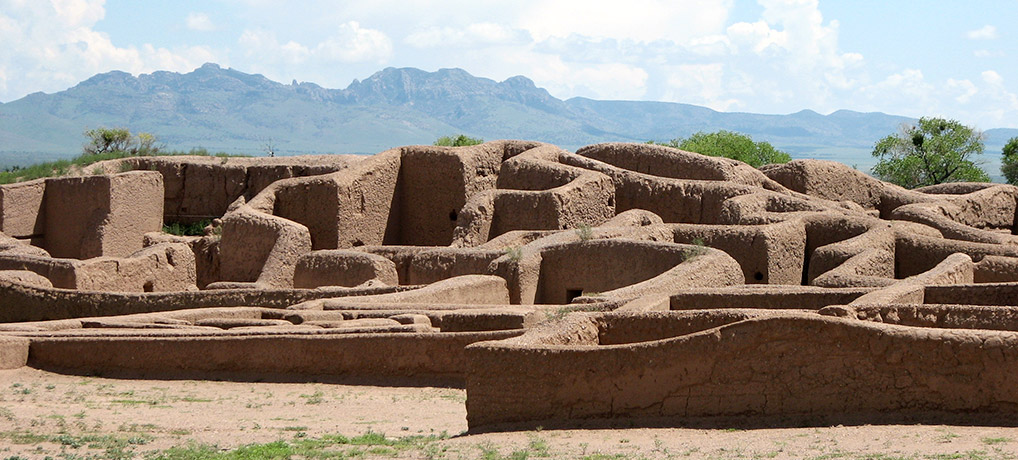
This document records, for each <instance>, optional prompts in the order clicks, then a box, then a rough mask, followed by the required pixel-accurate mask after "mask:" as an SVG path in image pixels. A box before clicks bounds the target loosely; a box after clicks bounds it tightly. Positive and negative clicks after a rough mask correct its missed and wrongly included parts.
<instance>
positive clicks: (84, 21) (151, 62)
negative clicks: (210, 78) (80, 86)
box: [0, 0, 216, 100]
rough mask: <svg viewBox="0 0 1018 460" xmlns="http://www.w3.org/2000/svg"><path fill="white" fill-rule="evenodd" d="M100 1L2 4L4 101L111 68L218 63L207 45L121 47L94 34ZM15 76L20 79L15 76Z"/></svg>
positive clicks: (1, 95)
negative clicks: (212, 61)
mask: <svg viewBox="0 0 1018 460" xmlns="http://www.w3.org/2000/svg"><path fill="white" fill-rule="evenodd" d="M103 3H104V2H103V1H102V0H53V1H50V2H41V1H40V2H29V1H12V0H7V1H0V43H3V49H4V52H3V53H0V75H3V76H4V77H3V78H2V79H3V80H4V84H3V85H0V100H11V99H16V98H19V97H21V96H24V95H25V94H28V93H30V92H35V91H58V90H62V89H65V88H67V87H69V86H72V85H74V84H76V83H78V82H80V81H82V80H84V79H87V78H89V77H91V76H92V75H94V74H96V73H100V72H107V71H110V70H114V69H117V70H124V71H127V72H131V73H141V72H151V71H155V70H170V71H188V70H191V69H194V68H195V67H197V66H199V65H201V64H202V63H203V62H206V61H210V60H216V56H215V54H214V53H213V52H212V50H211V49H210V48H208V47H203V46H182V47H179V48H173V49H167V48H161V47H160V48H157V47H153V46H151V45H140V46H127V47H122V46H117V45H115V44H113V42H112V41H111V40H110V37H109V36H108V35H106V34H105V33H102V32H98V31H96V30H94V27H95V24H96V23H97V22H98V21H100V20H101V19H102V18H103V17H104V16H105V14H106V11H105V8H104V7H103ZM15 76H16V77H15Z"/></svg>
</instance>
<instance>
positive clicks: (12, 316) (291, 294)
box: [0, 280, 416, 323]
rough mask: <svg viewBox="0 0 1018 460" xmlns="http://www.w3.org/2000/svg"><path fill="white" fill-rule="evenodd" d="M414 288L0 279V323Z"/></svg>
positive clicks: (274, 303) (270, 303) (278, 303)
mask: <svg viewBox="0 0 1018 460" xmlns="http://www.w3.org/2000/svg"><path fill="white" fill-rule="evenodd" d="M414 288H416V287H415V286H401V287H388V286H387V287H375V288H351V289H328V290H320V289H259V290H209V291H198V292H167V293H145V294H117V293H105V292H82V291H71V290H66V289H42V288H35V287H30V286H23V285H18V284H14V283H11V282H8V281H3V280H0V322H2V323H13V322H21V321H45V320H53V319H65V318H85V317H92V316H114V315H126V314H131V313H145V312H154V311H169V310H183V309H187V308H200V307H216V306H265V307H275V308H286V307H288V306H290V305H293V304H296V303H299V302H303V301H308V300H314V299H323V298H332V297H345V296H361V295H369V294H385V293H390V292H398V291H404V290H409V289H414Z"/></svg>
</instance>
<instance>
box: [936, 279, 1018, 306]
mask: <svg viewBox="0 0 1018 460" xmlns="http://www.w3.org/2000/svg"><path fill="white" fill-rule="evenodd" d="M924 301H925V302H926V303H931V304H957V305H1009V306H1018V284H1015V283H986V284H953V285H950V286H926V287H925V288H924Z"/></svg>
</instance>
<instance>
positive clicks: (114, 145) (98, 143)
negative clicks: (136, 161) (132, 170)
mask: <svg viewBox="0 0 1018 460" xmlns="http://www.w3.org/2000/svg"><path fill="white" fill-rule="evenodd" d="M85 137H87V138H88V143H87V144H85V147H84V151H85V153H86V154H88V155H100V154H103V153H110V152H122V151H125V150H127V148H128V147H129V146H130V145H131V132H130V131H128V130H127V129H125V128H96V129H89V130H87V131H85Z"/></svg>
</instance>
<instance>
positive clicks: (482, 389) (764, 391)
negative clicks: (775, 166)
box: [467, 314, 1018, 430]
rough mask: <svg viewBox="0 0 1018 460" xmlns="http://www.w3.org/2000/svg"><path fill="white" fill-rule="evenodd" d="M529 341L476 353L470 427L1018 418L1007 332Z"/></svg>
mask: <svg viewBox="0 0 1018 460" xmlns="http://www.w3.org/2000/svg"><path fill="white" fill-rule="evenodd" d="M577 321H579V320H577ZM529 334H530V333H528V334H525V335H524V336H521V337H520V338H518V339H510V340H507V341H504V342H500V343H494V342H484V343H479V344H475V345H472V346H470V347H468V348H467V357H468V374H467V395H468V398H467V421H468V423H469V426H470V429H471V430H477V429H484V428H486V427H491V426H493V425H496V424H500V423H521V424H523V425H526V426H537V425H544V426H549V424H556V425H557V424H566V425H569V424H575V423H576V422H578V421H580V420H584V419H592V418H597V419H605V418H607V419H626V420H655V421H658V422H659V423H660V422H661V421H662V419H664V420H668V423H675V422H681V420H684V419H687V418H688V417H703V416H740V417H745V416H752V417H766V416H780V417H782V419H783V420H810V421H813V422H814V423H816V421H822V422H823V423H838V421H839V420H843V419H846V418H850V417H860V416H861V417H865V419H866V420H870V421H873V422H876V421H879V420H886V419H893V418H894V417H902V416H911V417H923V416H925V415H929V414H931V413H943V412H953V413H967V414H970V415H975V414H979V417H981V419H983V420H986V417H990V416H997V417H1013V416H1014V414H1015V413H1016V412H1018V388H1016V387H1015V386H1014V385H1013V384H1012V383H1011V380H1012V378H1011V376H1012V375H1013V374H1014V373H1015V372H1016V371H1018V333H1015V332H1011V331H1008V332H1000V331H983V330H967V331H962V330H949V329H923V328H912V327H904V326H894V325H887V324H876V323H871V322H865V321H858V320H846V319H840V318H830V317H823V316H819V315H801V316H797V315H791V314H789V315H785V316H780V317H763V318H756V319H747V320H744V321H738V322H734V323H731V324H727V325H724V326H721V327H718V328H714V329H708V330H704V331H701V332H697V333H692V334H688V335H683V336H678V337H673V338H669V339H664V340H657V341H650V342H641V343H638V344H628V345H596V344H569V345H561V344H558V345H555V346H542V345H539V344H530V343H528V342H527V340H526V337H527V335H529ZM747 357H752V358H751V359H747ZM649 363H653V364H649ZM524 388H525V389H526V391H520V389H524ZM860 395H865V397H860Z"/></svg>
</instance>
